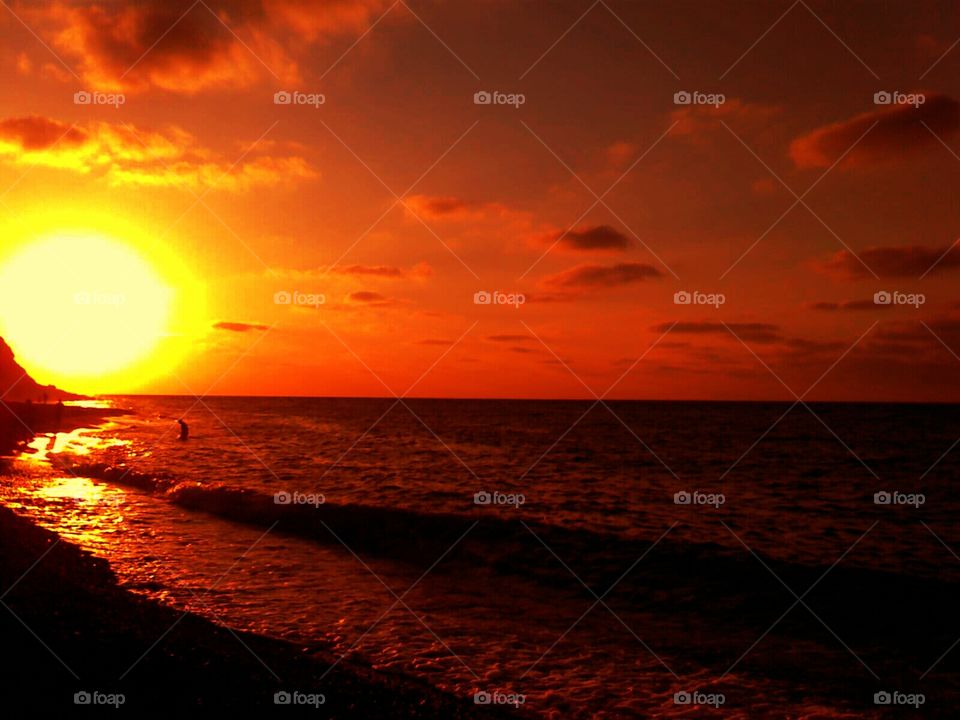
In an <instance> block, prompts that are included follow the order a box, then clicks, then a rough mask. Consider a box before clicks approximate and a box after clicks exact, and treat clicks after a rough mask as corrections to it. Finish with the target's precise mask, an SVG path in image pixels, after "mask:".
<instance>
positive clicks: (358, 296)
mask: <svg viewBox="0 0 960 720" xmlns="http://www.w3.org/2000/svg"><path fill="white" fill-rule="evenodd" d="M350 299H351V300H352V301H353V302H360V303H385V302H386V301H387V298H386V297H384V296H383V295H381V294H380V293H378V292H372V291H370V290H357V291H356V292H352V293H350Z"/></svg>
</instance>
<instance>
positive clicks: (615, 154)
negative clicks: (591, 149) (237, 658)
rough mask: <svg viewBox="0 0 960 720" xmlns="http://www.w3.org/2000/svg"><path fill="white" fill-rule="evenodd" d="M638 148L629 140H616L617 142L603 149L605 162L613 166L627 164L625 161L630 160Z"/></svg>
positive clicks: (620, 166)
mask: <svg viewBox="0 0 960 720" xmlns="http://www.w3.org/2000/svg"><path fill="white" fill-rule="evenodd" d="M638 149H639V148H638V147H637V145H636V144H634V143H631V142H626V141H625V140H618V141H617V142H615V143H613V144H611V145H609V146H607V148H606V149H605V150H604V155H605V156H606V158H607V162H609V163H610V165H612V166H613V167H615V168H622V167H623V166H625V165H626V164H627V161H628V160H630V158H632V157H633V156H634V155H636V154H637V150H638Z"/></svg>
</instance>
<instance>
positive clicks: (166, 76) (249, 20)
mask: <svg viewBox="0 0 960 720" xmlns="http://www.w3.org/2000/svg"><path fill="white" fill-rule="evenodd" d="M387 7H389V5H388V3H387V0H207V2H205V3H193V1H192V0H139V1H138V2H136V3H123V2H92V1H90V0H74V1H67V0H37V1H31V2H30V3H26V2H21V3H20V4H19V5H18V10H19V12H20V13H21V14H22V15H24V16H26V17H27V18H28V20H29V22H30V25H31V26H34V27H36V28H38V31H39V34H40V35H41V36H42V37H43V38H44V39H45V40H46V41H47V42H48V43H49V44H50V45H51V46H52V47H53V48H55V49H56V50H57V51H58V52H59V53H60V54H62V55H63V56H64V58H65V59H66V60H67V61H68V64H72V65H73V66H74V70H75V71H76V72H77V73H78V74H79V75H80V76H81V77H82V78H83V79H84V80H85V81H86V82H88V83H91V84H92V85H93V86H95V87H96V88H98V89H123V90H124V91H132V90H140V89H145V88H148V87H160V88H164V89H166V90H171V91H175V92H188V93H193V92H198V91H200V90H203V89H206V88H210V87H248V86H249V85H251V84H252V83H253V82H255V81H257V80H259V79H262V78H264V77H270V76H271V73H273V74H274V75H276V76H277V77H279V78H280V79H281V80H286V81H292V80H294V79H296V78H298V77H299V71H298V67H297V63H296V61H295V60H294V59H293V58H291V57H290V55H289V53H288V51H287V48H289V47H291V46H293V45H294V43H293V42H292V41H293V40H301V41H307V42H310V41H313V40H316V39H318V38H319V37H329V36H334V35H338V34H350V33H356V32H361V31H363V30H365V29H366V28H367V27H369V26H370V24H371V23H372V22H373V20H375V19H376V17H377V16H379V15H380V14H381V13H382V11H383V10H385V9H386V8H387ZM264 66H266V67H264ZM267 67H269V68H270V70H268V69H267Z"/></svg>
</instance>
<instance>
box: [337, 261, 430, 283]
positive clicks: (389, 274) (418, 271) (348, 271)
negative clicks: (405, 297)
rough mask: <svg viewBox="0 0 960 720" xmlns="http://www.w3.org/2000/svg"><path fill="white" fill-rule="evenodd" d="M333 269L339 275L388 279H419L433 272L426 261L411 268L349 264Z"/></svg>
mask: <svg viewBox="0 0 960 720" xmlns="http://www.w3.org/2000/svg"><path fill="white" fill-rule="evenodd" d="M332 270H333V272H335V273H337V274H339V275H350V276H353V277H377V278H384V279H387V280H403V279H406V278H414V279H418V280H419V279H423V278H426V277H429V276H430V275H432V274H433V268H432V267H430V265H429V264H428V263H425V262H421V263H417V264H416V265H414V266H413V267H411V268H402V267H397V266H395V265H347V266H344V267H339V266H338V267H334V268H332Z"/></svg>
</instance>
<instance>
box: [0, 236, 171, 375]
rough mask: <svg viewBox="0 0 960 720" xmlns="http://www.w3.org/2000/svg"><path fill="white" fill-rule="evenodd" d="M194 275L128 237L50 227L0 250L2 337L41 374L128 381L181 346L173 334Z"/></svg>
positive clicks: (27, 365) (22, 360)
mask: <svg viewBox="0 0 960 720" xmlns="http://www.w3.org/2000/svg"><path fill="white" fill-rule="evenodd" d="M188 284H189V283H188V282H187V280H186V276H185V275H184V274H183V272H182V270H178V269H176V263H175V262H173V261H171V260H170V258H159V257H150V258H148V257H147V256H145V255H144V254H143V253H142V252H140V251H139V248H137V247H135V246H134V244H133V243H131V242H123V241H120V240H118V239H115V238H114V237H109V236H107V235H101V234H98V233H94V232H89V231H60V232H52V233H48V234H46V235H44V236H42V237H39V238H36V239H34V240H31V241H28V242H25V243H23V244H22V245H21V246H20V247H18V248H16V249H15V250H14V251H13V252H12V253H10V254H9V255H7V256H6V257H3V258H0V336H2V337H4V338H5V339H6V340H7V342H8V343H9V344H10V346H11V347H12V348H13V349H14V352H15V353H16V356H17V359H18V361H19V362H20V364H21V365H23V366H24V368H25V369H27V370H28V371H29V372H30V373H31V374H32V375H33V376H34V378H35V379H37V381H38V382H41V383H46V382H52V383H56V384H57V385H58V386H60V387H63V388H64V389H67V390H74V389H76V390H78V391H80V392H84V391H86V392H91V391H109V390H111V389H113V386H116V385H119V386H120V387H122V388H123V389H126V388H129V387H132V386H136V385H139V384H142V381H144V380H146V379H148V378H149V377H150V376H152V375H155V374H157V373H158V372H159V371H160V369H161V367H162V366H164V365H166V366H167V367H168V369H169V367H170V366H171V365H172V364H174V363H175V362H176V360H178V359H179V357H178V356H179V355H180V354H182V353H180V352H178V350H177V348H175V347H174V345H175V344H176V343H171V342H170V339H171V337H172V336H173V333H174V331H173V329H172V325H173V323H172V320H173V319H174V317H175V315H177V314H178V313H180V312H182V308H183V305H184V303H183V301H184V295H185V294H188V292H187V291H188V288H187V285H188ZM180 344H181V345H182V343H180ZM179 350H181V351H182V350H183V348H179ZM108 381H109V382H108ZM109 383H113V386H111V385H110V384H109Z"/></svg>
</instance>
